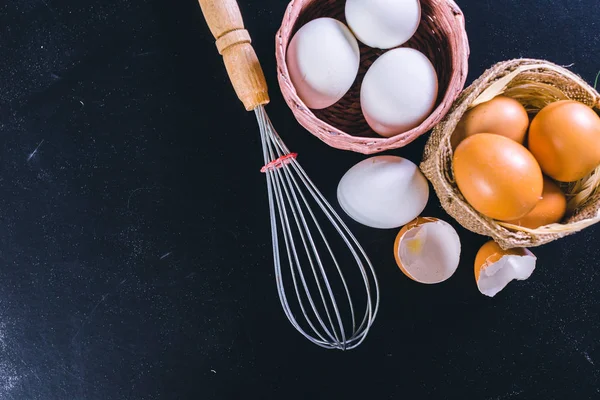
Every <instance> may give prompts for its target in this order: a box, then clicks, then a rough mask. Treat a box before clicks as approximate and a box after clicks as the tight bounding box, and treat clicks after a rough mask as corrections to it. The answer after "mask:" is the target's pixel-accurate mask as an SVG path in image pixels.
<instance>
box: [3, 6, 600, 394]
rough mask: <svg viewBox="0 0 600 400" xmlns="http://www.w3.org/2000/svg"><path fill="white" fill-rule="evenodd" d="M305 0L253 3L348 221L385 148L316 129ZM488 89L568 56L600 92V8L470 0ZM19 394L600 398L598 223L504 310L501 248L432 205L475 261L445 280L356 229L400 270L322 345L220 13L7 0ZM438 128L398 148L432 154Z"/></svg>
mask: <svg viewBox="0 0 600 400" xmlns="http://www.w3.org/2000/svg"><path fill="white" fill-rule="evenodd" d="M285 6H286V1H285V0H270V1H264V0H263V1H254V2H251V1H243V2H241V8H242V12H243V14H244V17H245V22H246V25H247V27H248V29H249V31H250V32H251V34H252V37H253V40H254V45H255V48H256V50H257V53H258V55H259V58H260V59H261V62H262V64H263V67H264V70H265V72H266V75H267V79H268V83H269V85H270V89H271V90H270V91H271V96H272V103H271V104H270V105H269V106H268V107H267V110H268V112H269V115H270V116H271V119H272V120H273V123H274V125H275V126H276V127H277V129H278V130H279V132H280V133H281V135H282V137H283V138H284V140H285V142H286V143H287V144H288V146H289V147H291V148H292V149H293V150H295V151H298V152H299V153H300V154H301V163H302V165H303V166H304V168H305V169H306V170H307V172H308V173H309V175H310V176H311V177H313V179H314V181H315V183H316V184H317V185H318V186H319V187H320V188H321V189H322V191H323V193H324V194H325V196H326V197H327V198H328V199H329V200H330V201H331V202H332V204H333V205H334V206H335V207H336V208H337V209H338V210H339V206H338V204H337V201H336V200H335V187H336V184H337V182H338V180H339V179H340V177H341V176H342V174H343V173H344V172H345V171H346V170H347V169H348V168H349V167H350V166H352V165H353V164H354V163H356V162H358V161H360V160H362V159H363V158H364V156H362V155H360V154H356V153H350V152H344V151H339V150H335V149H332V148H330V147H328V146H327V145H325V144H324V143H322V142H320V141H319V140H318V139H316V138H315V137H313V136H311V135H310V134H308V133H307V132H306V131H304V130H303V129H302V128H301V127H300V126H299V125H298V123H297V122H296V121H295V119H294V117H293V115H292V113H291V112H290V110H289V109H288V108H287V106H286V105H285V103H284V101H283V99H282V97H281V94H280V91H279V88H278V85H277V81H276V78H275V68H276V64H275V57H274V36H275V32H276V30H277V29H278V27H279V25H280V23H281V18H282V15H283V12H284V9H285ZM459 6H460V7H461V8H462V10H463V11H464V13H465V15H466V20H467V30H468V33H469V36H470V45H471V58H470V62H469V66H470V71H469V78H468V81H467V84H469V83H470V82H472V80H473V79H474V78H476V77H477V76H479V75H480V74H481V73H482V72H483V71H484V70H485V69H486V68H488V67H489V66H491V65H492V64H493V63H495V62H497V61H501V60H506V59H510V58H515V57H532V58H545V59H548V60H550V61H553V62H555V63H558V64H561V65H571V64H572V66H571V67H570V68H571V70H572V71H574V72H576V73H578V74H580V75H581V76H582V77H583V78H584V79H586V80H587V81H588V82H590V83H593V81H594V78H595V76H596V73H597V72H598V70H600V33H599V32H600V26H599V21H600V8H598V4H597V0H571V1H569V2H564V1H551V2H550V1H541V0H538V1H517V0H496V1H477V0H463V1H459ZM0 54H2V62H1V63H0V83H1V90H0V399H2V400H4V399H43V400H51V399H86V400H96V399H97V400H107V399H135V400H138V399H140V400H141V399H148V400H150V399H206V400H208V399H239V398H245V397H250V396H251V397H253V398H265V399H308V398H319V399H320V398H330V399H341V398H369V399H399V398H407V399H426V398H427V399H483V400H496V399H511V400H512V399H534V398H535V399H537V398H540V399H554V398H556V399H565V398H575V399H592V398H600V379H599V378H600V345H599V339H598V338H599V337H600V319H599V311H600V295H599V292H598V284H599V282H600V268H598V267H599V263H598V260H599V259H600V248H599V247H598V245H597V243H598V235H599V234H600V233H599V232H600V231H598V227H592V228H589V229H587V230H585V231H584V232H581V233H579V234H576V235H574V236H570V237H568V238H565V239H563V240H560V241H558V242H555V243H552V244H549V245H546V246H543V247H540V248H536V249H535V250H534V252H535V254H536V255H537V257H538V266H537V269H536V271H535V272H534V274H533V275H532V277H531V278H530V279H529V280H527V281H524V282H513V283H511V284H510V285H509V286H508V287H507V288H506V289H505V290H504V291H502V292H501V293H500V294H499V295H498V296H497V297H495V298H493V299H490V298H487V297H485V296H483V295H481V294H479V292H478V291H477V288H476V286H475V284H474V280H473V271H472V264H473V259H474V256H475V253H476V251H477V249H478V248H479V247H480V246H481V245H482V244H483V243H484V242H485V241H486V238H484V237H481V236H477V235H475V234H472V233H469V232H467V231H465V230H464V229H462V228H461V227H460V226H458V225H457V224H456V223H455V222H454V221H453V220H451V218H450V217H448V216H447V215H446V214H444V212H443V211H442V210H441V208H440V207H439V202H438V201H437V199H436V198H435V196H433V195H432V197H431V199H430V201H429V204H428V206H427V209H426V210H425V212H424V215H430V216H437V217H441V218H443V219H445V220H447V221H448V222H451V223H452V224H453V225H454V226H455V227H456V228H457V230H458V232H459V234H460V235H461V239H462V243H463V250H462V262H461V265H460V267H459V269H458V271H457V272H456V274H455V275H454V276H453V277H452V279H450V280H448V281H447V282H445V283H443V284H439V285H434V286H425V285H419V284H416V283H414V282H411V281H409V280H408V279H407V278H406V277H405V276H404V275H402V273H401V272H400V271H399V270H398V268H397V267H396V265H395V263H394V259H393V255H392V252H391V245H392V243H393V239H394V237H395V235H396V233H397V231H396V230H375V229H369V228H365V227H361V226H358V225H357V224H355V223H353V222H352V221H350V220H349V218H347V217H346V216H345V215H344V214H342V215H343V216H344V220H345V221H346V222H347V223H348V224H349V226H350V227H351V228H352V229H353V230H354V232H355V233H356V235H357V237H358V238H359V240H361V242H362V243H363V245H364V247H365V249H366V250H367V252H368V253H369V254H370V255H371V258H372V260H373V262H374V264H375V267H376V269H377V273H378V275H379V279H380V283H381V290H382V298H381V309H380V313H379V315H378V317H377V320H376V323H375V325H374V326H373V328H372V330H371V332H370V334H369V336H368V338H367V340H366V341H365V342H364V343H363V344H362V345H361V346H360V347H359V348H358V349H356V350H353V351H350V352H339V351H326V350H323V349H320V348H318V347H316V346H314V345H312V344H310V343H308V342H307V341H306V340H305V339H303V338H302V337H301V336H300V335H299V334H297V332H296V331H295V330H293V329H292V328H291V326H290V325H289V323H288V322H287V320H286V319H285V316H284V315H283V313H282V311H281V307H280V305H279V301H278V298H277V292H276V290H275V282H274V273H273V266H272V254H271V242H270V228H269V219H268V208H267V194H266V188H265V182H264V176H263V174H261V173H259V172H258V169H259V168H260V166H261V165H262V158H261V157H262V156H261V150H260V143H259V139H258V138H259V136H258V130H257V126H256V121H255V118H254V116H253V115H252V114H251V113H247V112H245V111H244V110H243V107H242V106H241V103H239V102H238V100H237V98H236V97H235V95H234V93H233V91H232V90H231V86H230V84H229V81H228V79H227V77H226V74H225V71H224V69H223V66H222V60H221V58H220V57H219V56H218V54H217V53H216V50H215V47H214V42H213V39H212V36H211V35H210V32H209V31H208V29H207V27H206V24H205V22H204V19H203V17H202V14H201V12H200V9H199V7H198V4H197V2H196V1H194V0H181V1H166V0H163V1H158V0H156V1H150V2H142V1H129V0H128V1H107V0H106V1H105V0H98V1H93V2H92V1H81V0H36V1H33V0H14V1H11V2H3V4H2V5H0ZM424 143H425V138H421V139H419V140H417V141H416V142H414V143H412V144H411V145H410V146H408V147H406V148H403V149H399V150H395V151H392V152H389V154H396V155H400V156H404V157H407V158H409V159H411V160H413V161H414V162H418V161H419V160H420V157H421V154H422V153H421V152H422V150H423V145H424Z"/></svg>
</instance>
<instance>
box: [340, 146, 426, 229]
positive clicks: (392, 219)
mask: <svg viewBox="0 0 600 400" xmlns="http://www.w3.org/2000/svg"><path fill="white" fill-rule="evenodd" d="M337 198H338V202H339V204H340V206H341V207H342V209H343V210H344V212H345V213H346V214H348V216H350V217H351V218H352V219H353V220H355V221H356V222H359V223H361V224H363V225H366V226H369V227H371V228H378V229H391V228H398V227H400V226H402V225H404V224H406V223H407V222H409V221H411V220H413V219H414V218H416V217H417V216H418V215H419V214H421V212H423V210H424V209H425V206H426V205H427V201H428V199H429V183H428V182H427V179H426V178H425V176H424V175H423V173H422V172H421V171H420V170H419V168H418V167H417V165H416V164H414V163H413V162H412V161H410V160H407V159H405V158H402V157H398V156H389V155H385V156H383V155H382V156H374V157H370V158H367V159H365V160H363V161H361V162H359V163H358V164H356V165H354V166H353V167H352V168H350V169H349V170H348V171H347V172H346V173H345V174H344V176H343V177H342V179H341V180H340V182H339V184H338V188H337Z"/></svg>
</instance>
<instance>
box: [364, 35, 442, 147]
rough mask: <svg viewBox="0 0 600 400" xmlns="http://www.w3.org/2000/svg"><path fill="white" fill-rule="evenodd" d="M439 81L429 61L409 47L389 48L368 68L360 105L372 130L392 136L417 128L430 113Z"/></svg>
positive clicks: (382, 134)
mask: <svg viewBox="0 0 600 400" xmlns="http://www.w3.org/2000/svg"><path fill="white" fill-rule="evenodd" d="M437 94H438V80H437V74H436V71H435V68H434V67H433V64H431V61H429V59H428V58H427V57H426V56H425V55H424V54H423V53H421V52H420V51H418V50H415V49H411V48H408V47H401V48H398V49H394V50H390V51H388V52H386V53H384V54H383V55H382V56H380V57H379V58H378V59H377V60H375V62H374V63H373V65H371V67H370V68H369V69H368V70H367V73H366V74H365V77H364V79H363V82H362V86H361V90H360V105H361V108H362V112H363V114H364V116H365V119H366V121H367V123H368V124H369V126H370V127H371V129H373V130H374V131H375V132H377V133H378V134H379V135H381V136H385V137H391V136H394V135H397V134H399V133H402V132H406V131H409V130H411V129H413V128H415V127H417V126H418V125H419V124H420V123H421V122H423V121H424V120H425V119H426V118H427V117H428V116H429V114H430V113H431V111H432V110H433V108H434V106H435V101H436V99H437Z"/></svg>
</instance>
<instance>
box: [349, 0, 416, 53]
mask: <svg viewBox="0 0 600 400" xmlns="http://www.w3.org/2000/svg"><path fill="white" fill-rule="evenodd" d="M345 15H346V21H347V23H348V26H349V27H350V29H352V32H354V34H355V35H356V37H357V38H358V40H360V41H361V42H362V43H364V44H366V45H367V46H369V47H374V48H378V49H391V48H393V47H397V46H400V45H401V44H404V43H405V42H407V41H408V40H409V39H410V38H411V37H412V36H413V35H414V34H415V32H416V31H417V28H418V27H419V23H420V21H421V4H420V2H419V0H346V8H345Z"/></svg>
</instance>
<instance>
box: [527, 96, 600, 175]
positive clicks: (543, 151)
mask: <svg viewBox="0 0 600 400" xmlns="http://www.w3.org/2000/svg"><path fill="white" fill-rule="evenodd" d="M528 147H529V150H530V151H531V153H532V154H533V155H534V156H535V158H536V159H537V160H538V162H539V164H540V166H541V168H542V171H543V172H544V173H545V174H546V175H548V176H550V177H551V178H553V179H556V180H557V181H560V182H574V181H577V180H579V179H582V178H584V177H585V176H586V175H588V174H590V173H591V172H592V171H593V170H594V169H595V168H596V167H598V165H599V164H600V117H599V116H598V114H596V113H595V112H594V110H592V109H591V108H590V107H588V106H586V105H585V104H583V103H580V102H577V101H574V100H560V101H556V102H554V103H551V104H549V105H547V106H546V107H544V108H543V109H542V110H540V112H539V113H538V114H537V115H536V116H535V117H534V118H533V120H532V121H531V126H530V128H529V138H528Z"/></svg>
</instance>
